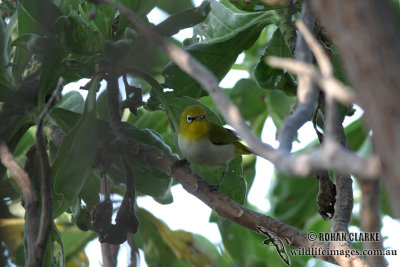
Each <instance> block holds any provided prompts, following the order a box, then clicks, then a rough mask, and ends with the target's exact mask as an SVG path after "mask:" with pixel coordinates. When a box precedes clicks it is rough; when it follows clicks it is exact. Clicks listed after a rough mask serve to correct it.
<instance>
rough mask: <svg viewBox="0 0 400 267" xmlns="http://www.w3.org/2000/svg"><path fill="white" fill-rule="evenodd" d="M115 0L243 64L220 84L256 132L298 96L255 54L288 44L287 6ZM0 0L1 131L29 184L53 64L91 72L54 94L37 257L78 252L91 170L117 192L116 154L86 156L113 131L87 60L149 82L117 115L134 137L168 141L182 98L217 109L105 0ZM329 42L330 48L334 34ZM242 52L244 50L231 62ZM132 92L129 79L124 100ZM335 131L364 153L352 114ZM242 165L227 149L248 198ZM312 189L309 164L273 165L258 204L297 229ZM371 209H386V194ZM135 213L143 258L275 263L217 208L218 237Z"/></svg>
mask: <svg viewBox="0 0 400 267" xmlns="http://www.w3.org/2000/svg"><path fill="white" fill-rule="evenodd" d="M114 1H116V2H119V3H121V4H123V5H125V6H127V7H128V8H130V9H131V10H133V11H134V12H136V13H137V14H138V15H140V16H141V18H142V19H143V20H145V21H147V17H146V16H147V15H148V13H149V12H150V11H151V10H153V9H154V8H156V7H158V8H160V9H162V10H164V11H165V12H167V13H168V14H169V17H168V19H166V20H165V21H164V22H162V23H160V24H158V25H154V29H155V30H156V31H157V32H159V33H160V34H161V35H164V36H166V37H167V38H170V41H171V42H174V43H176V44H178V45H180V46H182V47H183V49H185V50H186V51H188V52H189V53H190V54H191V55H192V56H194V57H195V58H196V59H197V60H198V61H200V62H201V63H202V64H204V65H205V66H206V67H207V68H208V69H209V70H210V71H212V72H213V73H214V75H215V76H216V77H217V79H218V80H222V79H223V78H224V77H225V76H226V74H227V73H228V72H229V71H230V70H231V69H241V70H245V71H248V73H249V75H250V77H249V78H247V79H242V80H239V81H238V82H237V83H236V84H235V85H234V86H233V88H229V89H226V93H227V94H228V95H229V97H230V98H231V99H232V100H233V101H234V103H235V104H236V105H237V106H238V107H239V109H240V111H241V113H242V115H243V116H244V118H245V119H246V121H247V122H248V124H249V126H250V127H251V128H252V130H253V131H254V133H255V134H257V135H258V136H260V135H261V131H262V128H263V125H264V122H265V120H266V119H267V118H268V117H270V118H272V119H273V121H274V124H275V126H276V127H277V128H278V130H279V129H280V127H281V125H282V122H283V120H284V118H285V117H286V116H288V115H289V114H290V112H291V111H292V110H293V107H294V105H295V102H296V98H295V91H296V79H295V77H294V76H292V75H291V74H289V73H287V72H285V71H281V70H276V69H273V68H271V67H269V66H267V65H266V64H265V60H264V57H265V56H269V55H276V56H283V57H290V56H292V55H291V52H290V49H289V48H288V47H289V45H288V44H287V43H286V40H285V38H283V35H284V34H282V29H281V28H280V26H281V25H282V24H284V22H286V20H287V16H283V15H282V14H284V13H282V12H277V11H276V10H282V8H287V7H285V6H273V7H271V6H266V5H265V4H264V3H263V2H262V1H259V2H261V3H263V4H262V5H261V6H257V5H255V6H250V7H249V6H240V5H237V6H236V7H235V6H233V5H232V4H230V3H229V2H228V1H221V2H217V1H215V0H210V1H209V2H204V3H203V4H202V5H201V6H200V7H198V8H194V7H193V5H192V3H191V1H189V0H185V1H181V0H179V1H178V0H173V1H171V0H159V1H154V0H152V1H139V0H134V1H130V0H114ZM234 2H235V1H234ZM0 9H1V10H2V12H3V16H2V17H3V19H2V20H0V50H1V51H0V65H1V68H0V102H1V103H2V104H1V112H0V121H1V125H0V137H1V139H3V140H5V142H6V143H7V145H8V147H9V148H10V150H11V151H12V152H13V154H14V156H15V157H16V158H17V160H18V161H19V162H20V163H21V165H24V164H25V163H26V162H27V161H28V160H33V161H34V168H33V170H32V172H31V173H30V175H31V178H32V180H33V182H34V184H35V187H36V188H40V187H39V186H40V175H39V169H38V168H39V166H38V158H37V156H34V157H33V159H28V158H27V152H28V150H29V149H30V148H31V147H32V146H33V145H34V143H35V137H34V136H35V132H36V124H37V123H38V114H40V112H41V111H42V109H43V107H44V105H45V103H46V100H47V98H48V96H49V94H51V93H52V91H53V90H54V89H55V87H56V83H57V81H58V78H59V77H60V76H62V77H63V78H64V79H65V80H66V82H67V83H70V82H75V81H78V80H80V79H83V78H89V79H91V84H90V85H89V86H87V88H86V89H87V90H88V96H87V97H86V99H84V98H83V97H82V96H81V94H79V93H76V92H71V93H68V94H65V95H64V96H63V99H62V101H61V102H60V103H59V104H58V105H57V106H56V107H55V108H54V109H53V110H52V111H51V112H50V114H49V116H48V118H47V121H46V134H47V137H48V143H47V148H48V152H49V155H50V163H51V167H52V181H53V185H54V188H53V199H54V219H55V222H56V226H57V227H56V228H54V230H53V232H52V233H51V240H50V242H49V247H48V253H47V254H46V260H45V266H57V265H60V266H63V265H64V264H66V265H67V266H75V265H77V266H78V265H79V266H82V265H86V266H87V265H88V262H87V258H86V256H85V255H84V252H83V248H84V247H85V245H86V244H87V243H88V242H89V241H90V240H92V239H93V238H95V235H94V233H93V232H91V231H87V232H84V231H85V230H87V229H89V228H90V221H88V220H87V218H86V217H85V216H86V215H87V212H88V211H90V209H91V208H92V207H93V206H94V205H96V204H97V203H99V201H100V197H99V192H100V176H101V173H102V172H103V171H104V170H106V171H107V178H108V179H109V181H110V182H111V189H110V190H111V193H113V194H117V195H123V194H124V190H125V180H124V173H123V172H122V171H121V169H122V162H121V161H120V159H119V158H118V157H117V156H113V155H107V157H106V159H104V158H103V159H100V160H99V158H98V153H101V144H102V142H105V141H106V140H109V139H111V138H112V137H113V134H112V132H111V130H110V128H109V124H108V106H107V101H106V94H107V93H106V92H103V91H102V90H100V91H99V88H100V82H101V80H102V77H103V76H101V75H99V73H100V74H102V73H106V72H107V71H111V70H112V71H114V72H116V73H120V74H122V73H124V74H128V75H129V77H130V80H129V81H130V84H132V85H134V86H136V87H139V88H140V89H141V90H142V93H143V95H146V96H148V98H144V99H147V100H146V101H143V102H142V103H141V107H140V108H139V109H138V111H137V115H134V114H133V113H127V112H128V111H127V110H126V111H124V114H125V115H126V114H127V116H124V120H125V121H124V123H123V128H124V130H125V131H126V133H127V134H128V135H129V136H130V137H131V138H133V139H135V140H138V141H141V142H144V143H146V144H149V145H151V146H155V147H158V148H160V149H162V150H164V151H166V152H169V153H173V154H179V150H178V149H177V146H176V129H177V125H178V120H179V116H180V113H181V111H182V110H183V109H184V108H185V107H186V106H188V105H192V104H198V103H202V104H204V105H206V106H207V112H208V114H209V117H210V118H211V120H214V121H215V122H216V123H219V124H224V122H223V121H221V120H220V119H219V118H218V114H217V113H218V111H217V109H216V108H215V107H214V106H213V104H212V103H211V100H210V97H209V96H207V93H206V92H205V91H204V90H203V89H202V88H201V86H200V85H199V84H198V83H197V82H195V81H194V80H193V79H192V78H191V77H190V76H188V75H187V74H185V73H184V72H183V71H182V70H180V69H179V67H177V66H176V65H175V64H174V63H172V62H169V60H168V59H167V58H166V57H165V55H163V54H161V52H160V51H158V50H157V49H156V48H155V47H154V46H153V45H151V44H149V43H148V42H147V41H146V40H145V38H143V37H142V36H141V33H140V32H138V31H137V30H136V29H135V27H134V26H133V25H132V24H131V23H130V22H129V20H128V19H127V18H126V17H125V16H122V15H121V16H119V15H118V13H117V12H116V10H114V9H113V8H111V7H108V6H99V7H98V8H97V12H96V17H95V19H94V20H91V19H90V15H89V13H90V12H92V10H93V9H94V5H93V4H91V3H88V2H85V1H81V0H54V1H50V0H21V1H18V2H17V4H16V6H15V5H13V4H12V3H11V1H9V0H6V1H2V3H1V4H0ZM291 10H292V12H293V13H294V14H293V15H294V16H292V17H295V16H296V15H298V12H299V11H298V9H297V8H296V6H295V7H293V8H292V9H291ZM116 17H118V18H119V20H116V19H115V18H116ZM289 25H291V24H290V23H289ZM192 26H193V33H194V34H193V37H192V38H188V39H186V40H185V41H183V42H182V43H180V42H179V41H177V40H176V39H173V38H171V37H170V36H171V35H172V34H174V33H176V32H178V31H179V30H180V29H184V28H187V27H192ZM332 51H335V50H334V49H333V48H332ZM243 52H244V53H243ZM242 53H243V54H244V59H243V62H240V63H235V62H236V60H237V58H238V56H239V55H240V54H242ZM335 56H336V55H335ZM335 67H336V68H338V69H337V70H335V71H337V72H340V73H342V70H341V69H340V68H341V67H340V64H336V65H335ZM122 88H123V86H122V83H121V89H122ZM125 89H126V88H125ZM164 89H170V90H164ZM122 95H124V94H122ZM131 97H133V96H132V95H131V94H129V93H127V94H125V96H124V97H123V99H122V100H127V99H129V98H131ZM346 132H347V135H348V136H347V137H348V141H349V146H350V147H351V148H352V149H353V150H355V151H357V150H362V153H366V152H365V151H366V150H365V147H366V146H368V144H369V142H370V141H369V138H368V134H366V132H365V130H364V127H363V125H362V119H359V120H357V121H355V122H353V123H352V124H351V125H349V126H348V127H347V129H346ZM310 146H311V145H310ZM306 149H307V148H306ZM128 164H129V165H130V166H131V168H132V170H133V172H134V173H135V176H136V177H137V178H136V179H137V180H136V190H137V194H138V195H139V196H141V195H147V196H151V197H153V198H154V199H155V200H156V201H158V202H159V203H161V204H168V203H171V202H173V197H172V194H171V191H170V189H171V186H172V185H173V184H174V181H173V180H172V178H171V177H169V176H168V175H167V174H165V173H162V172H160V171H159V170H158V169H155V168H154V167H152V166H150V165H148V164H147V163H144V162H142V161H138V160H129V162H128ZM193 169H194V170H195V171H196V172H197V173H198V174H199V175H200V176H201V177H203V178H204V179H206V180H207V181H208V182H210V183H216V182H217V181H218V178H219V177H220V175H221V170H219V169H210V168H205V167H201V166H193ZM254 169H255V160H254V158H251V159H250V160H248V159H245V160H244V161H242V159H241V158H239V157H238V158H236V159H234V160H233V161H231V162H230V164H229V172H228V173H227V177H226V178H225V180H224V184H223V185H222V188H221V192H222V193H225V194H227V195H229V196H230V197H231V198H232V199H234V200H235V201H237V202H238V203H240V204H244V205H245V206H249V207H250V204H249V203H248V202H247V198H246V197H247V194H248V191H249V188H250V187H251V186H252V183H253V180H254V174H255V170H254ZM11 178H12V177H11V174H10V173H9V172H7V171H6V169H5V168H4V167H3V166H0V210H1V219H0V231H1V233H2V234H3V236H4V244H5V245H6V249H7V255H9V257H10V258H9V261H10V262H12V263H13V264H16V265H18V266H21V265H23V264H24V261H25V256H24V248H23V246H24V244H23V243H24V242H23V239H22V238H21V236H22V233H23V231H24V228H23V223H24V221H23V217H22V216H19V215H18V213H16V212H15V208H14V207H15V206H16V205H17V204H18V203H20V191H19V189H18V187H17V186H16V185H15V183H14V182H13V180H12V179H11ZM317 190H318V185H317V183H316V180H315V178H313V177H310V179H294V178H293V177H290V176H288V175H285V174H282V173H275V175H274V178H273V184H272V186H271V192H270V194H269V196H268V198H269V199H270V201H271V207H272V208H271V209H270V210H269V211H268V214H269V215H271V216H273V217H275V218H277V219H279V220H281V221H283V222H285V223H288V224H290V225H293V226H296V227H299V228H300V229H303V230H304V231H311V230H312V231H315V232H321V231H326V230H327V229H329V227H330V223H329V222H323V221H322V219H321V218H320V217H319V216H318V213H317V206H316V201H315V198H316V195H317ZM252 208H253V209H257V208H256V207H252ZM383 210H384V211H385V212H387V213H388V212H389V211H388V209H387V208H385V207H384V208H383ZM138 217H139V220H140V223H141V224H140V226H139V230H138V233H137V234H135V235H134V239H135V241H136V245H137V246H138V247H139V248H140V249H142V250H143V251H144V253H145V259H146V261H147V262H148V263H149V265H150V266H162V265H163V264H164V265H166V266H270V265H274V266H279V265H282V266H284V263H283V262H282V261H281V260H280V258H279V255H277V254H276V253H275V251H274V250H273V249H268V248H267V247H263V246H262V240H263V236H261V235H258V234H256V233H253V232H250V231H248V230H246V229H244V228H241V227H240V226H238V225H235V224H234V223H232V222H229V221H226V220H225V219H221V218H220V217H218V216H217V215H216V214H213V215H212V216H211V218H210V220H211V221H212V222H215V223H216V224H217V225H218V227H219V230H220V232H221V235H222V240H223V246H222V247H221V248H218V247H215V245H214V244H212V243H211V242H210V241H208V240H206V239H205V238H204V237H202V236H199V235H195V234H192V233H188V232H184V231H171V230H170V229H168V227H167V226H166V225H165V223H163V222H162V221H160V220H158V219H157V218H156V217H157V214H154V215H152V214H151V213H149V212H148V211H146V210H143V209H139V210H138ZM356 217H357V215H356ZM71 218H72V219H71ZM16 237H17V238H16ZM77 237H79V238H77ZM76 240H79V242H76ZM2 245H3V243H2ZM308 260H309V258H300V257H296V258H294V259H292V262H295V263H297V264H295V265H302V266H303V265H306V264H307V261H308Z"/></svg>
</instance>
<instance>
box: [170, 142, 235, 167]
mask: <svg viewBox="0 0 400 267" xmlns="http://www.w3.org/2000/svg"><path fill="white" fill-rule="evenodd" d="M178 145H179V149H180V150H181V153H182V155H183V156H184V157H185V158H186V159H187V160H188V161H189V162H190V163H193V164H200V165H206V166H210V167H214V166H221V165H224V164H225V163H226V162H228V161H229V160H231V159H232V158H233V157H234V156H235V155H236V153H235V146H234V145H233V144H227V145H214V144H213V143H211V142H210V141H209V140H208V138H207V137H203V138H201V139H199V140H197V141H190V140H187V139H184V138H182V137H181V135H178Z"/></svg>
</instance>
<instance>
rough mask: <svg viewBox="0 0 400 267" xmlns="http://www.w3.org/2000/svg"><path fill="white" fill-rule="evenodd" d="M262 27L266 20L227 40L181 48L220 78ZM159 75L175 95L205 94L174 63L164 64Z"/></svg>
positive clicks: (196, 96) (197, 96)
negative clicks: (161, 75)
mask: <svg viewBox="0 0 400 267" xmlns="http://www.w3.org/2000/svg"><path fill="white" fill-rule="evenodd" d="M264 26H265V23H261V24H257V25H254V26H253V27H252V28H249V29H247V30H244V31H242V32H240V33H239V34H237V35H236V36H234V37H233V38H231V39H228V40H226V41H223V42H219V43H197V44H193V45H190V46H187V47H184V50H186V51H187V52H189V53H190V54H191V55H192V56H193V57H194V58H196V59H197V60H198V61H199V62H200V63H201V64H203V65H204V66H205V67H207V68H208V69H209V70H210V71H212V72H213V73H214V75H215V76H216V78H217V79H218V81H220V80H222V79H223V78H224V77H225V75H226V74H227V73H228V72H229V70H230V69H231V67H232V65H233V63H235V61H236V58H237V57H238V55H239V54H240V53H241V52H242V51H243V50H245V49H248V48H249V47H250V46H251V45H253V43H254V42H255V41H256V40H257V38H258V36H259V34H260V32H261V31H262V29H263V28H264ZM162 74H163V76H164V77H165V82H164V87H166V88H172V89H174V93H175V95H176V96H190V97H193V98H199V97H201V96H204V95H206V92H205V91H204V90H203V89H202V88H201V86H200V84H199V83H197V82H196V81H195V80H194V79H193V78H191V77H190V76H189V75H187V74H186V73H185V72H183V71H182V70H181V69H180V68H179V67H178V66H177V65H176V64H175V63H169V64H168V65H167V66H165V68H164V70H163V73H162Z"/></svg>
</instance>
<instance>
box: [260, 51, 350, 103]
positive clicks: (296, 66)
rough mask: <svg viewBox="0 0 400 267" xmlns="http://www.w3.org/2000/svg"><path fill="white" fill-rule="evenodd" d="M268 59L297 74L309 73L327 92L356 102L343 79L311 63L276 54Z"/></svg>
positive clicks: (269, 61) (272, 63)
mask: <svg viewBox="0 0 400 267" xmlns="http://www.w3.org/2000/svg"><path fill="white" fill-rule="evenodd" d="M266 60H267V63H268V64H269V65H271V66H272V67H275V68H280V69H286V70H287V71H289V72H292V73H295V74H297V75H307V76H309V77H311V78H312V80H313V81H315V82H316V83H317V84H318V85H319V86H320V88H321V89H322V90H323V91H324V92H325V93H326V94H329V95H331V96H332V97H333V98H334V99H336V100H337V101H339V102H341V103H344V104H351V103H353V102H355V96H354V93H353V92H352V90H351V89H349V87H348V86H345V85H344V84H343V83H342V82H341V81H339V80H337V79H336V78H334V77H324V76H322V74H321V73H320V72H319V71H318V70H317V69H316V68H315V67H314V66H313V65H311V64H306V63H304V62H299V61H296V60H294V59H290V58H280V57H274V56H270V57H267V59H266Z"/></svg>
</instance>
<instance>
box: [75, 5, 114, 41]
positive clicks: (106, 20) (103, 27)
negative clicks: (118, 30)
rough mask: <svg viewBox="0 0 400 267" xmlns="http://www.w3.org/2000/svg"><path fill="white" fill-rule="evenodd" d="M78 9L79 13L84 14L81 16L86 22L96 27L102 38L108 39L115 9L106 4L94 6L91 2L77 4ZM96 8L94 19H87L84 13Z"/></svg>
mask: <svg viewBox="0 0 400 267" xmlns="http://www.w3.org/2000/svg"><path fill="white" fill-rule="evenodd" d="M79 7H80V8H79V11H80V13H81V14H85V16H83V18H84V19H85V21H86V22H87V23H88V24H91V25H92V27H93V28H94V29H97V30H98V31H99V32H100V34H101V36H102V38H103V40H110V39H111V33H112V30H111V29H112V25H113V23H114V18H115V13H116V10H115V9H114V8H113V7H111V6H107V5H98V6H95V5H94V4H92V3H88V2H83V3H82V4H81V5H80V6H79ZM95 8H96V17H95V18H94V20H91V19H89V18H88V17H87V16H86V14H87V13H90V12H92V10H93V9H95Z"/></svg>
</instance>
